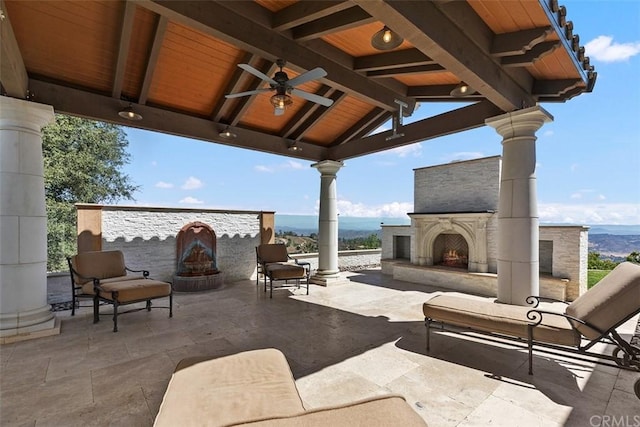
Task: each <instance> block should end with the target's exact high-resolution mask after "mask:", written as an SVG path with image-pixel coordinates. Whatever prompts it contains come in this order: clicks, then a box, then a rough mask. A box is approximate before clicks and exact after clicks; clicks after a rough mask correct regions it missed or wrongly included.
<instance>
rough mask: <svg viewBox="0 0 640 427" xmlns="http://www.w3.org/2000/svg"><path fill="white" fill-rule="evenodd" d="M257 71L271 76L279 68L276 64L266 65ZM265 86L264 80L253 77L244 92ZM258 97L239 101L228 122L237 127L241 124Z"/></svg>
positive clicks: (250, 96)
mask: <svg viewBox="0 0 640 427" xmlns="http://www.w3.org/2000/svg"><path fill="white" fill-rule="evenodd" d="M257 69H258V70H259V71H261V72H262V73H264V74H266V75H268V76H270V75H271V74H273V73H274V72H275V71H276V70H277V69H278V67H277V65H276V64H271V63H266V64H264V65H263V66H261V67H258V68H257ZM263 84H264V82H263V81H262V80H260V79H259V78H257V77H253V76H252V79H251V80H250V83H249V85H248V86H247V87H245V88H244V89H243V90H244V91H250V90H256V89H258V88H259V87H260V86H262V85H263ZM256 96H258V95H249V96H245V97H242V98H238V99H237V102H238V103H237V105H236V107H235V108H234V109H233V111H232V112H231V116H230V117H229V119H228V122H229V124H230V125H231V126H236V125H237V124H238V123H240V121H241V120H242V118H243V117H244V115H245V114H246V112H247V110H248V109H249V107H250V106H251V102H252V101H253V100H254V99H255V98H256Z"/></svg>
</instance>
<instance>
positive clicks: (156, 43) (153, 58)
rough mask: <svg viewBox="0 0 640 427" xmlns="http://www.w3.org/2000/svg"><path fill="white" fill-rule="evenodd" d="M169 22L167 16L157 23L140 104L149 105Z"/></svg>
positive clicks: (159, 18) (141, 90)
mask: <svg viewBox="0 0 640 427" xmlns="http://www.w3.org/2000/svg"><path fill="white" fill-rule="evenodd" d="M167 22H168V19H167V18H166V17H165V16H158V22H157V23H156V30H155V33H154V36H153V42H152V44H151V50H150V52H149V58H148V59H147V68H146V70H145V73H144V79H143V81H142V88H141V89H140V96H139V98H138V103H139V104H146V103H147V98H148V97H149V89H150V88H151V80H152V79H153V73H154V72H155V70H156V64H157V63H158V56H159V55H160V48H161V47H162V41H163V40H164V34H165V32H166V30H167Z"/></svg>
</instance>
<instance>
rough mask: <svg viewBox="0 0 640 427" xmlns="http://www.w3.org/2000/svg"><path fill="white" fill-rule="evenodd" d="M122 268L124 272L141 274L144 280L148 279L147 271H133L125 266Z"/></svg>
mask: <svg viewBox="0 0 640 427" xmlns="http://www.w3.org/2000/svg"><path fill="white" fill-rule="evenodd" d="M124 268H125V270H127V271H130V272H132V273H142V277H144V278H145V279H148V278H149V270H133V269H131V268H129V267H126V266H125V267H124Z"/></svg>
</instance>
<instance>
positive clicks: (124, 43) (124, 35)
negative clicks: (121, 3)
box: [111, 1, 136, 99]
mask: <svg viewBox="0 0 640 427" xmlns="http://www.w3.org/2000/svg"><path fill="white" fill-rule="evenodd" d="M135 13H136V6H135V4H133V3H131V2H130V1H125V7H124V11H123V15H122V26H121V29H120V47H119V48H118V59H117V61H116V68H115V70H116V71H115V73H114V76H113V87H112V90H111V96H113V97H114V98H118V99H120V96H121V94H122V82H123V80H124V71H125V67H126V66H127V59H128V58H129V46H130V45H131V32H132V31H133V18H134V16H135Z"/></svg>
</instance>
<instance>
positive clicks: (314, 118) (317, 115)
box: [291, 91, 347, 141]
mask: <svg viewBox="0 0 640 427" xmlns="http://www.w3.org/2000/svg"><path fill="white" fill-rule="evenodd" d="M346 96H347V95H346V94H345V93H344V92H340V91H335V92H333V93H332V94H331V95H329V98H330V99H331V100H332V101H333V105H332V106H331V107H328V108H327V107H322V106H320V107H319V108H316V109H315V110H314V111H313V112H312V113H311V114H310V115H309V117H308V118H307V119H306V120H305V122H304V123H303V124H302V126H299V127H298V129H297V130H296V131H295V132H294V133H292V134H291V138H292V139H295V140H296V141H301V140H302V139H303V138H304V136H305V135H306V134H307V132H309V131H310V130H311V129H312V128H313V127H314V126H315V125H316V124H318V122H320V120H321V119H322V118H323V117H325V116H326V115H327V114H329V112H331V110H332V109H335V108H336V106H337V105H338V104H339V103H340V100H341V99H344V98H345V97H346Z"/></svg>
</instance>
